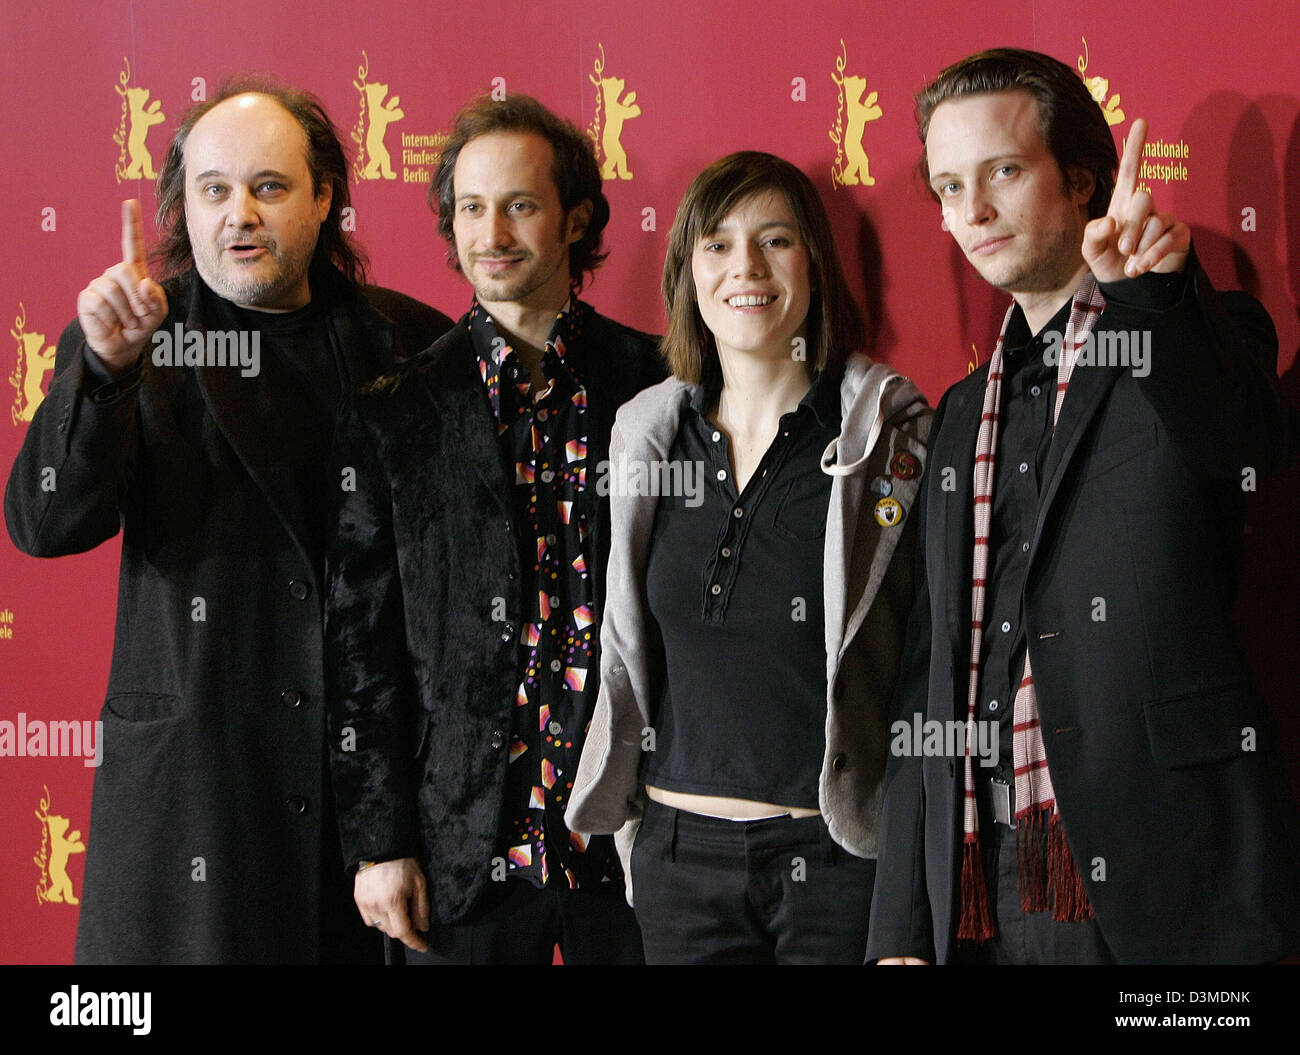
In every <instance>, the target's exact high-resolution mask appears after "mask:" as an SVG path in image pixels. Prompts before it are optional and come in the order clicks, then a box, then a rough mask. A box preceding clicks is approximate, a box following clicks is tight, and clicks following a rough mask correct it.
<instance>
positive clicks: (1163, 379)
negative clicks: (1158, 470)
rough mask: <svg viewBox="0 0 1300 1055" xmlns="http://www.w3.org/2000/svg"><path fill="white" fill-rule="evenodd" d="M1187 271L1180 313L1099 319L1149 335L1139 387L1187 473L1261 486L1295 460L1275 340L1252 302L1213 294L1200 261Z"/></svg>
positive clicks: (1119, 308) (1122, 308) (1117, 313)
mask: <svg viewBox="0 0 1300 1055" xmlns="http://www.w3.org/2000/svg"><path fill="white" fill-rule="evenodd" d="M1187 267H1188V274H1187V283H1186V286H1185V292H1184V294H1183V296H1182V298H1181V299H1180V300H1179V301H1178V303H1177V304H1175V305H1174V306H1172V307H1170V308H1168V309H1166V310H1163V311H1148V310H1143V309H1141V308H1137V307H1132V306H1128V305H1123V304H1118V303H1108V304H1107V308H1106V312H1105V314H1104V315H1103V319H1104V321H1105V323H1106V326H1107V328H1110V329H1116V330H1129V331H1136V332H1138V333H1143V332H1149V333H1150V334H1151V341H1152V348H1151V362H1150V364H1148V367H1147V369H1145V370H1141V371H1139V370H1134V371H1133V377H1134V379H1135V380H1136V381H1137V383H1138V384H1139V385H1140V386H1141V389H1142V393H1143V395H1144V396H1145V397H1146V399H1147V401H1148V402H1149V403H1150V404H1151V406H1152V408H1153V409H1154V410H1155V412H1156V414H1157V415H1158V416H1159V418H1160V421H1161V423H1162V424H1163V425H1164V426H1165V428H1166V429H1167V430H1168V432H1169V435H1170V438H1171V439H1172V440H1173V442H1174V443H1175V445H1176V446H1177V447H1178V448H1179V450H1180V451H1182V453H1183V456H1184V458H1185V459H1186V461H1187V463H1188V464H1189V465H1190V466H1191V467H1192V469H1193V470H1194V471H1196V472H1198V473H1199V474H1201V475H1202V476H1204V477H1206V478H1208V479H1215V480H1222V481H1228V482H1233V481H1235V482H1236V483H1237V484H1240V482H1241V480H1242V473H1243V471H1244V470H1247V469H1254V470H1255V471H1256V473H1257V474H1258V475H1260V476H1264V475H1266V474H1268V473H1270V472H1273V471H1277V470H1279V469H1282V468H1284V467H1285V466H1286V465H1287V464H1289V463H1290V462H1291V460H1292V459H1293V458H1294V457H1295V453H1296V444H1297V435H1296V430H1297V424H1296V412H1295V408H1293V407H1292V406H1291V405H1290V403H1289V402H1288V401H1287V399H1286V397H1285V395H1283V393H1282V389H1281V386H1280V385H1279V384H1278V380H1277V350H1278V342H1277V331H1276V329H1275V328H1274V326H1273V320H1272V319H1271V318H1269V315H1268V312H1267V311H1265V309H1264V306H1263V305H1262V304H1260V303H1259V301H1257V300H1256V299H1255V298H1254V297H1252V296H1250V294H1248V293H1242V292H1237V291H1234V292H1227V293H1216V292H1215V290H1214V287H1213V286H1212V285H1211V284H1210V280H1209V277H1208V276H1207V275H1206V274H1205V271H1204V269H1203V268H1202V267H1201V266H1200V264H1199V263H1198V262H1197V260H1196V257H1195V254H1193V255H1192V256H1191V257H1190V258H1189V260H1188V263H1187ZM1116 285H1119V284H1116ZM1104 293H1105V290H1103V294H1104Z"/></svg>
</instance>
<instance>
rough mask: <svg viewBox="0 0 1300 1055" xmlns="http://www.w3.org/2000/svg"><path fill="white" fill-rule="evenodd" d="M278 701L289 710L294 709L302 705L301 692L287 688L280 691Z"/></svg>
mask: <svg viewBox="0 0 1300 1055" xmlns="http://www.w3.org/2000/svg"><path fill="white" fill-rule="evenodd" d="M280 702H281V703H283V704H284V705H285V706H286V707H288V708H289V709H290V710H296V709H297V708H299V707H301V706H302V693H301V692H295V691H294V690H293V689H289V690H288V691H287V692H282V693H280Z"/></svg>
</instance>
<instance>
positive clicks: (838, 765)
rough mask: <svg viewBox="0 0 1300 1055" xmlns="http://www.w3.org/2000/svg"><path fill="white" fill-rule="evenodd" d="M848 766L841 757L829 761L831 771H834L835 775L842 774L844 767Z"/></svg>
mask: <svg viewBox="0 0 1300 1055" xmlns="http://www.w3.org/2000/svg"><path fill="white" fill-rule="evenodd" d="M848 764H849V760H848V759H847V758H845V757H844V756H843V755H836V756H835V757H834V758H832V759H831V769H833V770H835V772H836V773H841V772H843V771H844V767H845V766H847V765H848Z"/></svg>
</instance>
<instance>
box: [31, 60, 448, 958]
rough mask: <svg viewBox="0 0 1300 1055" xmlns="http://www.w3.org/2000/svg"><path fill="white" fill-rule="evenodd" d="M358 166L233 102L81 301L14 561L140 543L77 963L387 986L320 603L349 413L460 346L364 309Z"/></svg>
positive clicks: (297, 123)
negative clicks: (225, 966) (359, 898)
mask: <svg viewBox="0 0 1300 1055" xmlns="http://www.w3.org/2000/svg"><path fill="white" fill-rule="evenodd" d="M347 204H348V186H347V162H346V158H345V155H344V151H343V147H342V144H341V143H340V141H339V137H338V134H337V133H336V131H335V129H334V127H333V125H332V124H331V122H330V120H329V118H328V116H327V115H326V114H325V111H324V110H323V108H322V107H321V105H320V103H319V102H318V101H317V100H316V99H315V98H314V97H312V96H310V95H308V94H306V93H304V92H299V91H295V90H291V89H288V88H283V87H280V86H277V85H275V84H273V83H270V82H268V81H264V80H244V81H240V82H235V83H231V84H228V85H226V86H224V87H223V88H222V89H221V90H220V91H219V92H218V93H217V94H216V95H215V96H214V97H213V98H212V99H210V100H208V101H207V102H205V103H204V104H202V105H201V106H199V107H197V108H195V109H194V110H192V111H190V112H189V113H188V114H187V115H186V117H185V118H184V120H183V121H182V122H181V125H180V128H179V130H178V131H177V134H176V137H175V139H174V140H173V142H172V144H171V147H170V148H169V150H168V152H167V157H166V160H165V162H164V164H163V166H162V170H161V172H160V174H159V177H158V227H159V230H160V232H161V235H162V240H161V243H160V245H159V247H158V249H157V251H156V253H155V264H156V265H157V267H158V268H159V269H160V274H161V275H162V276H163V278H164V280H163V281H162V282H161V283H160V282H157V281H155V280H154V278H153V277H152V276H151V272H150V268H149V265H148V263H147V262H146V254H145V249H144V235H143V232H142V229H141V221H140V213H139V206H138V204H137V203H136V202H134V201H130V202H126V203H124V205H123V213H122V259H121V261H120V262H119V263H117V264H115V265H114V266H112V267H110V268H109V269H108V270H107V271H105V272H104V273H103V274H102V275H100V276H98V277H96V278H94V279H93V280H92V281H91V282H90V283H89V285H88V286H87V287H86V288H85V289H84V290H82V292H81V295H80V296H79V297H78V300H77V320H76V321H75V322H73V323H72V324H71V325H69V326H68V328H67V329H66V330H65V331H64V333H63V336H62V338H61V339H60V341H59V347H58V356H57V363H56V368H55V376H54V379H53V381H52V383H51V386H50V392H49V395H48V396H47V397H46V399H45V401H44V402H43V403H42V404H41V407H40V409H39V411H38V412H37V414H36V417H35V419H34V420H33V422H32V425H31V428H30V430H29V431H28V434H27V437H26V440H25V442H24V444H23V448H22V451H21V452H20V454H19V456H18V459H17V461H16V462H15V463H14V467H13V471H12V474H11V475H10V478H9V487H8V490H7V491H6V494H5V515H6V520H7V522H8V525H9V532H10V534H11V536H12V537H13V540H14V543H15V544H16V545H17V546H18V547H19V548H20V549H22V550H23V551H25V552H27V553H30V554H33V555H35V556H45V557H51V556H58V555H61V554H65V553H79V552H82V551H84V550H88V549H91V548H92V547H94V546H97V545H99V544H100V543H101V542H103V541H105V540H106V539H109V538H111V537H113V536H114V535H116V534H117V532H118V530H119V529H121V531H122V568H121V583H120V589H119V596H118V615H117V637H116V640H115V643H114V651H113V667H112V673H111V675H110V677H109V686H108V698H107V700H106V702H105V704H104V710H103V721H104V725H103V743H104V754H103V764H102V766H101V768H100V769H99V771H98V773H97V774H96V779H95V788H94V801H93V805H92V810H91V822H90V830H89V837H88V839H87V842H88V845H89V850H88V854H87V862H86V881H85V894H84V897H83V903H82V907H81V918H80V924H79V928H78V933H77V960H78V962H81V963H100V962H111V963H141V962H149V963H171V962H207V963H211V962H240V963H314V962H339V961H342V962H358V961H364V960H366V959H378V958H379V954H380V951H381V950H380V945H379V943H378V942H374V941H373V940H371V936H370V935H368V934H367V933H366V932H365V931H364V929H363V928H361V927H360V926H359V925H358V924H357V921H356V920H355V915H354V913H353V911H352V910H351V907H350V905H349V904H348V899H347V890H346V879H345V876H344V874H343V868H342V862H341V861H340V860H339V850H338V831H337V826H336V824H335V822H334V819H333V813H332V799H331V796H330V794H329V786H328V781H327V778H326V760H325V749H324V730H325V718H324V700H323V695H324V694H323V687H322V682H321V596H322V591H321V581H322V577H323V573H324V542H325V535H326V530H327V524H328V522H329V517H330V512H331V509H332V506H333V504H334V502H335V501H336V498H335V496H336V495H337V494H338V493H339V490H340V487H341V486H342V487H346V486H347V481H346V480H340V478H339V477H337V476H335V477H331V476H329V475H328V474H327V454H328V450H329V443H330V437H331V434H332V431H333V424H334V416H335V411H336V406H337V404H338V402H339V400H340V399H341V398H342V396H343V395H344V393H345V392H347V391H348V390H349V389H351V388H353V387H354V386H356V385H358V384H360V383H362V382H364V381H367V380H369V379H370V378H371V377H373V376H374V375H375V374H376V373H378V372H379V371H381V370H383V369H385V368H387V367H389V366H390V365H391V364H392V363H393V361H394V358H395V356H397V355H406V354H412V353H414V352H416V351H419V350H420V349H421V348H423V347H425V346H426V345H427V344H429V343H430V342H431V341H432V340H433V339H434V338H436V337H437V336H438V335H439V334H440V333H442V332H444V331H445V330H446V329H447V328H448V327H449V326H450V325H451V321H450V320H449V319H447V318H446V317H445V316H443V315H441V314H440V313H438V312H436V311H434V310H433V309H432V308H429V307H427V306H426V305H423V304H420V303H419V302H417V301H414V300H412V299H411V298H409V297H405V296H403V295H401V294H399V293H394V292H392V291H390V290H383V289H378V288H376V287H370V286H363V285H361V282H362V281H363V279H364V274H365V266H364V258H363V257H362V255H361V253H360V251H359V249H358V247H357V246H355V245H354V244H352V242H351V241H350V240H349V238H348V236H347V235H346V234H345V232H344V231H343V230H342V227H341V223H340V217H341V215H342V211H343V209H344V208H345V207H346V206H347Z"/></svg>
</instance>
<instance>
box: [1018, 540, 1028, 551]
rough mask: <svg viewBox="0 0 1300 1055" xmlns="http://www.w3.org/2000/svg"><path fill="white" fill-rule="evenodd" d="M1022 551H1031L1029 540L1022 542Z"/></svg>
mask: <svg viewBox="0 0 1300 1055" xmlns="http://www.w3.org/2000/svg"><path fill="white" fill-rule="evenodd" d="M1020 552H1021V553H1028V552H1029V543H1028V542H1022V543H1020Z"/></svg>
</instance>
